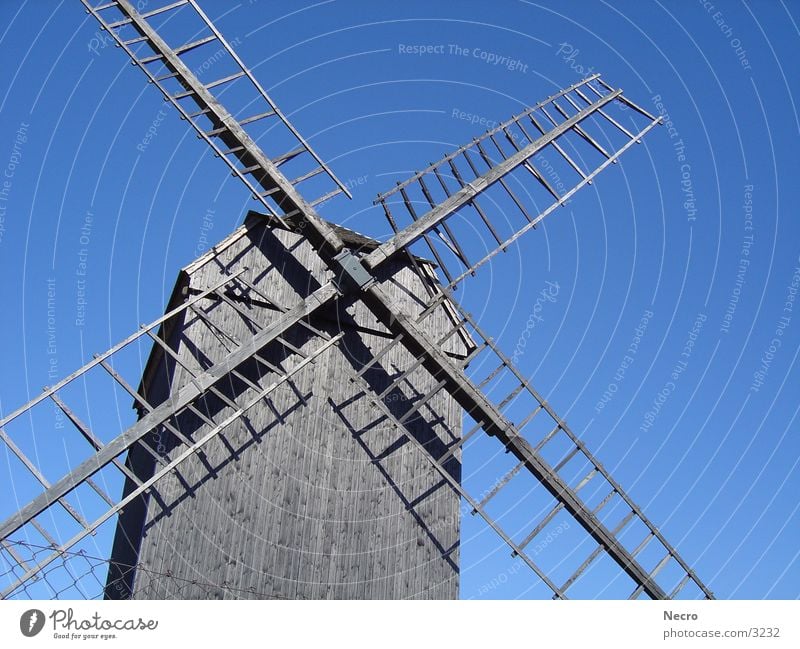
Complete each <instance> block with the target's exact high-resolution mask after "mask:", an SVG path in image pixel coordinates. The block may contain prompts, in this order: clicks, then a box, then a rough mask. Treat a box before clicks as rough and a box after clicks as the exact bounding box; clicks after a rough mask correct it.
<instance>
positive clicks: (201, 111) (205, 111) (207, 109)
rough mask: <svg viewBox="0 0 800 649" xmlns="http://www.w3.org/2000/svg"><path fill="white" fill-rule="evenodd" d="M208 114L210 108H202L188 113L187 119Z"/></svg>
mask: <svg viewBox="0 0 800 649" xmlns="http://www.w3.org/2000/svg"><path fill="white" fill-rule="evenodd" d="M210 112H211V109H210V108H203V109H202V110H197V111H195V112H193V113H189V114H188V115H187V117H188V118H189V119H194V118H195V117H200V115H207V114H208V113H210ZM238 148H240V149H243V148H244V147H238Z"/></svg>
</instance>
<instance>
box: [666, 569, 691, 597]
mask: <svg viewBox="0 0 800 649" xmlns="http://www.w3.org/2000/svg"><path fill="white" fill-rule="evenodd" d="M691 578H692V576H691V575H690V574H689V573H688V572H687V573H686V575H684V577H683V579H681V580H680V581H679V582H678V585H677V586H675V588H674V589H673V591H672V592H671V593H670V594H669V598H670V599H675V598H676V597H677V596H678V593H680V592H681V591H682V590H683V588H684V586H686V584H688V583H689V580H690V579H691Z"/></svg>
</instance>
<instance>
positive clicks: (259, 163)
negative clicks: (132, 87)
mask: <svg viewBox="0 0 800 649" xmlns="http://www.w3.org/2000/svg"><path fill="white" fill-rule="evenodd" d="M81 2H83V4H84V6H85V7H86V9H87V10H88V11H89V12H90V13H91V14H92V15H93V16H94V17H95V18H96V19H97V20H98V21H99V22H100V25H101V26H102V28H103V29H104V30H105V31H107V32H108V33H109V34H110V36H111V37H112V38H113V39H114V41H115V42H116V43H117V44H118V45H119V46H120V47H121V48H122V49H123V50H124V51H125V52H126V53H127V54H128V56H129V57H130V58H131V61H132V62H133V63H134V64H135V65H136V66H138V67H139V68H140V69H141V70H142V72H144V74H145V75H146V76H147V79H148V81H150V82H151V83H152V84H154V85H155V86H156V87H157V88H158V89H159V90H160V91H161V93H162V95H163V96H164V99H165V100H166V101H169V102H170V103H171V104H172V105H173V106H174V107H175V108H176V109H177V111H178V113H179V114H180V116H181V118H182V119H185V120H186V121H187V122H188V123H189V124H190V125H191V127H192V128H193V129H194V130H195V131H196V132H197V135H198V137H200V138H202V139H203V140H204V141H205V142H206V143H207V144H208V145H209V146H210V147H211V149H212V150H213V152H214V154H215V155H216V156H217V157H219V158H220V159H222V160H223V161H224V162H225V164H226V165H227V166H228V167H229V168H230V170H231V172H232V173H233V175H235V176H237V177H238V178H239V179H240V180H241V181H242V182H243V183H244V184H245V185H246V186H247V188H248V189H249V190H250V192H251V193H252V195H253V197H254V198H255V199H256V200H258V201H259V202H260V203H261V204H262V205H263V206H264V208H265V209H266V210H267V211H268V212H269V213H270V214H272V215H276V214H278V213H287V212H288V213H290V212H292V211H293V210H298V209H299V206H298V205H296V204H295V195H294V194H293V193H292V192H287V190H288V189H289V188H290V187H297V186H300V185H302V186H303V190H304V193H305V194H306V195H309V194H310V193H311V190H314V189H316V186H314V185H313V183H314V181H315V180H318V179H319V178H326V179H327V180H328V183H327V185H328V186H327V188H325V184H324V183H323V184H322V185H321V187H322V191H324V193H322V194H319V195H317V196H315V198H313V199H310V200H309V204H310V205H311V206H312V207H313V206H316V205H319V204H321V203H323V202H324V201H326V200H328V199H330V198H332V197H333V196H336V195H337V194H340V193H343V194H345V195H347V196H348V197H349V196H350V192H349V190H348V189H347V187H346V186H345V185H343V184H342V182H341V181H340V180H339V179H338V178H337V177H336V176H335V175H334V174H333V172H332V171H331V170H330V168H329V167H328V165H327V164H326V163H325V162H324V161H323V160H322V158H321V157H320V156H319V155H318V154H317V153H316V152H315V151H314V150H313V149H312V148H311V147H310V146H309V144H308V142H306V140H305V139H304V138H303V137H302V135H300V133H299V132H298V131H297V129H296V128H295V127H294V126H293V125H292V123H291V122H290V121H289V120H288V119H287V118H286V116H285V115H284V114H283V112H282V111H281V109H280V108H279V107H278V106H277V104H276V103H275V102H274V101H273V100H272V98H271V97H270V96H269V95H268V94H267V93H266V92H265V91H264V88H263V87H262V86H261V84H260V83H259V82H258V80H257V79H256V78H255V76H254V75H253V73H252V72H251V71H250V70H249V69H248V68H247V67H246V66H245V65H244V63H242V61H241V59H240V58H239V56H238V55H237V54H236V52H235V51H234V49H233V48H232V47H231V46H230V44H229V43H228V42H227V41H226V40H225V38H224V37H223V36H222V34H221V33H220V32H219V30H218V29H217V28H216V27H215V26H214V24H213V23H212V22H211V21H210V20H209V18H208V16H207V15H206V14H205V13H204V12H203V10H202V9H201V8H200V7H199V6H198V5H197V3H196V2H195V1H194V0H179V1H178V2H170V3H169V4H164V5H162V6H160V7H157V8H149V9H148V10H147V11H143V12H140V11H138V10H137V5H136V3H135V2H131V0H114V1H113V2H105V3H103V4H100V5H96V6H93V5H92V3H91V2H90V1H89V0H81ZM168 41H169V42H168ZM223 99H224V101H225V105H223V103H222V100H223ZM257 125H262V126H263V127H264V129H266V132H264V133H262V136H261V137H257V136H256V134H254V133H253V132H252V130H251V129H252V128H253V127H254V126H257ZM256 139H258V140H259V142H262V143H263V144H262V145H260V144H258V143H256ZM279 167H280V168H282V171H281V172H278V171H277V169H278V168H279ZM289 170H291V171H289ZM290 173H291V175H289V174H290ZM287 176H288V177H287ZM290 178H291V180H290ZM309 184H312V188H311V190H309V188H307V187H306V185H309ZM317 184H318V185H319V183H317ZM317 191H320V190H319V189H317ZM287 194H289V195H287ZM276 205H277V206H279V207H280V210H279V211H277V212H276V210H275V206H276Z"/></svg>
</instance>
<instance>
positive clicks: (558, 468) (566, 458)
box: [553, 446, 581, 473]
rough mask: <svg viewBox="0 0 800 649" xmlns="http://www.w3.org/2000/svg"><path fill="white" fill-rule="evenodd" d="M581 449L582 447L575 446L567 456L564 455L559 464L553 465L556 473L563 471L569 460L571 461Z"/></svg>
mask: <svg viewBox="0 0 800 649" xmlns="http://www.w3.org/2000/svg"><path fill="white" fill-rule="evenodd" d="M580 450H581V449H580V448H579V447H578V446H576V447H574V448H573V449H572V450H571V451H570V452H569V453H567V454H566V456H564V458H563V459H562V460H561V461H560V462H559V463H558V464H556V465H555V466H554V467H553V471H555V472H556V473H558V472H559V471H561V469H563V468H564V466H565V465H566V464H567V462H569V461H570V460H571V459H572V458H573V457H575V456H576V455H577V454H578V451H580Z"/></svg>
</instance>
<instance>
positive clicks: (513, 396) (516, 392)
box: [497, 383, 525, 412]
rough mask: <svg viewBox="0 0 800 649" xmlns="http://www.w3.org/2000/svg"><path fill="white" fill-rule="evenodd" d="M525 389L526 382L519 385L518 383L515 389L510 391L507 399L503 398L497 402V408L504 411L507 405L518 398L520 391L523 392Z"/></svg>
mask: <svg viewBox="0 0 800 649" xmlns="http://www.w3.org/2000/svg"><path fill="white" fill-rule="evenodd" d="M524 389H525V384H524V383H520V384H519V385H518V386H517V387H516V388H514V389H513V390H512V391H511V392H510V393H509V395H508V396H507V397H506V398H505V399H503V400H502V401H501V402H500V403H499V404H497V409H498V410H500V411H501V412H502V411H503V409H504V408H505V407H506V406H507V405H508V404H509V403H511V402H512V401H513V400H514V399H516V398H517V396H518V395H519V393H520V392H522V391H523V390H524Z"/></svg>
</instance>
